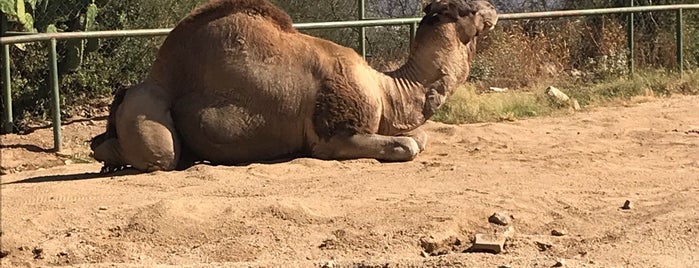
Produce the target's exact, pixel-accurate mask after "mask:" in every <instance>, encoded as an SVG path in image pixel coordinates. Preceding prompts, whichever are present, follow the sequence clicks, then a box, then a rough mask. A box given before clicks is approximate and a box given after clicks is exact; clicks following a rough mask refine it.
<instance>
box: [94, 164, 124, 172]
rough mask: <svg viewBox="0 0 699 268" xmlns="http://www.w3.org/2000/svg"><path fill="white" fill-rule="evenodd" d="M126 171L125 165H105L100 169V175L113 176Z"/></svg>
mask: <svg viewBox="0 0 699 268" xmlns="http://www.w3.org/2000/svg"><path fill="white" fill-rule="evenodd" d="M124 169H126V166H125V165H122V166H111V165H104V166H103V167H102V169H100V174H111V173H114V172H117V171H122V170H124Z"/></svg>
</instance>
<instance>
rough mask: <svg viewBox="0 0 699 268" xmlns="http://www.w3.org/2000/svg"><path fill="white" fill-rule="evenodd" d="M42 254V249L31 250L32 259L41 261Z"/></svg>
mask: <svg viewBox="0 0 699 268" xmlns="http://www.w3.org/2000/svg"><path fill="white" fill-rule="evenodd" d="M43 253H44V249H43V248H40V247H34V249H32V254H34V259H43V258H44V256H43V255H42V254H43Z"/></svg>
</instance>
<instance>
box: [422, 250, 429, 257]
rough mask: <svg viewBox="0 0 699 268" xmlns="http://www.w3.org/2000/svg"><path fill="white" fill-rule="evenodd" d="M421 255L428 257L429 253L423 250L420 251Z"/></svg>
mask: <svg viewBox="0 0 699 268" xmlns="http://www.w3.org/2000/svg"><path fill="white" fill-rule="evenodd" d="M421 255H422V257H423V258H427V257H429V256H430V254H429V253H427V252H424V251H423V252H422V253H421Z"/></svg>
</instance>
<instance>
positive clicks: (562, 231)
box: [551, 229, 568, 236]
mask: <svg viewBox="0 0 699 268" xmlns="http://www.w3.org/2000/svg"><path fill="white" fill-rule="evenodd" d="M566 234H568V231H566V230H565V229H553V230H551V235H552V236H564V235H566Z"/></svg>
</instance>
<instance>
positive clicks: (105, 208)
mask: <svg viewBox="0 0 699 268" xmlns="http://www.w3.org/2000/svg"><path fill="white" fill-rule="evenodd" d="M97 209H99V210H107V209H109V208H108V207H104V206H102V207H99V208H97Z"/></svg>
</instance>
